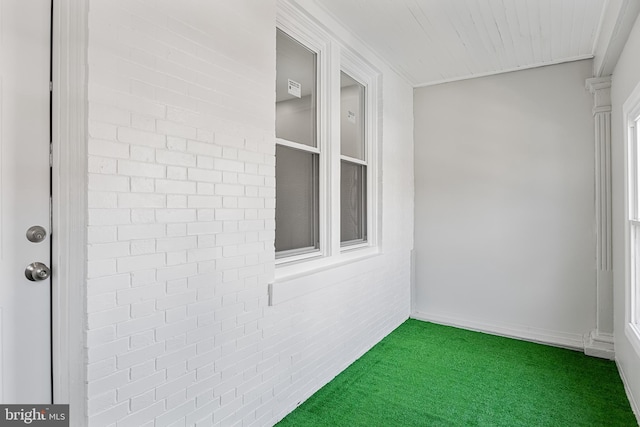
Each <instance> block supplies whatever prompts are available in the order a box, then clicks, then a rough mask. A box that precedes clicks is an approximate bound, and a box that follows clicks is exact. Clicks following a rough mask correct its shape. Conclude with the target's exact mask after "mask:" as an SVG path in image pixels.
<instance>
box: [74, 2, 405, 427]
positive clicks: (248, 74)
mask: <svg viewBox="0 0 640 427" xmlns="http://www.w3.org/2000/svg"><path fill="white" fill-rule="evenodd" d="M275 13H276V5H275V1H274V0H259V1H258V0H255V1H254V0H252V1H247V2H236V1H223V0H217V1H211V2H201V1H196V0H185V1H179V2H178V1H175V0H158V1H156V0H153V1H152V0H91V1H90V12H89V68H88V75H89V78H88V87H89V100H88V101H89V141H88V148H89V150H88V151H89V159H88V173H89V189H88V191H89V194H88V200H89V205H88V247H87V253H88V265H87V276H88V281H87V295H88V300H87V319H88V322H87V325H88V326H87V328H88V330H87V331H86V346H87V357H88V368H87V369H88V372H87V380H88V384H87V392H88V412H89V413H88V414H87V416H88V419H89V425H90V426H96V427H97V426H106V425H109V426H117V427H121V426H146V425H154V426H156V427H158V426H187V425H188V426H211V425H213V426H218V425H237V426H240V425H242V426H252V425H255V426H263V425H272V424H274V423H275V422H277V421H278V420H279V419H280V418H282V417H283V416H284V415H286V413H288V412H289V411H291V410H292V409H293V408H294V407H295V406H296V405H297V404H298V403H299V402H300V401H302V400H304V399H305V398H306V397H308V396H309V395H310V394H312V393H313V392H314V391H316V390H317V389H318V388H319V387H321V386H322V385H323V384H324V383H326V382H327V381H329V380H330V379H331V378H332V377H333V376H335V375H336V374H337V373H338V372H339V371H340V370H342V369H344V367H346V366H347V365H348V364H350V363H351V362H353V360H355V359H356V358H357V357H358V356H359V355H360V354H362V353H363V352H364V351H366V350H367V349H368V348H370V347H371V346H372V345H373V344H375V343H376V342H377V341H378V340H379V339H380V338H381V337H383V336H384V335H386V334H387V333H388V332H390V331H391V330H392V329H393V328H394V327H395V326H397V325H398V324H399V323H400V322H401V321H402V320H404V319H405V318H406V317H407V316H408V313H409V271H410V266H409V251H410V249H411V248H410V245H411V237H410V235H411V230H412V225H411V221H412V219H411V218H408V219H407V213H406V212H407V211H411V210H412V201H411V193H412V190H411V188H410V186H411V172H410V171H407V168H406V165H407V164H411V162H410V161H407V158H406V156H410V151H411V149H412V142H411V138H412V136H411V135H412V128H411V126H412V123H411V121H407V119H403V118H398V120H400V122H402V120H404V123H406V128H403V130H402V131H400V130H394V129H393V128H392V127H390V128H389V130H388V131H386V130H385V132H384V133H385V137H389V138H391V139H392V140H393V141H394V142H393V144H394V147H393V148H390V149H392V150H394V152H396V151H397V153H396V154H394V156H393V159H397V160H393V161H391V162H388V163H384V168H385V174H384V176H387V175H388V176H389V177H390V179H391V180H390V181H389V184H388V187H385V182H382V187H383V188H384V193H383V205H384V214H385V215H384V221H385V223H384V224H383V236H382V241H383V244H384V241H385V231H384V230H386V229H387V228H389V227H391V228H389V230H392V232H393V237H391V235H389V239H388V241H389V242H390V243H389V244H388V245H387V246H385V247H384V254H383V255H380V256H379V257H378V259H377V261H376V263H375V266H374V268H372V269H368V270H367V271H355V272H354V271H353V268H354V267H349V266H346V267H344V266H343V267H341V268H343V269H345V270H346V271H348V272H349V274H346V275H345V276H344V277H345V279H344V280H341V281H338V282H336V283H335V284H332V286H329V287H326V288H324V289H322V290H321V291H318V292H315V293H313V294H309V295H307V296H305V297H301V298H299V299H296V300H295V301H292V302H290V303H284V304H281V305H278V306H275V307H270V306H269V305H268V284H269V283H270V282H272V281H273V279H274V275H275V264H274V244H273V243H274V242H273V239H274V226H275V225H274V212H275V209H274V207H275V178H274V164H275V158H274V156H275V139H274V120H275V108H274V101H275V94H274V82H275ZM387 79H388V81H389V82H390V83H389V84H396V85H397V86H398V87H396V88H393V87H390V89H389V93H395V94H396V95H394V96H400V97H401V99H402V102H403V105H404V104H406V105H408V107H409V108H410V106H411V102H412V98H411V97H412V91H411V88H409V87H408V85H406V84H405V83H403V82H401V81H399V79H398V78H397V77H394V76H393V75H391V74H390V77H387V76H385V84H386V80H387ZM393 82H396V83H393ZM398 89H399V90H400V93H401V94H402V95H397V93H398ZM385 93H386V89H385ZM385 114H386V113H385ZM393 120H395V119H393ZM398 139H401V140H402V141H404V142H400V143H399V142H398ZM409 159H410V157H409ZM407 185H408V186H407ZM386 194H389V195H391V194H392V195H393V203H386V202H385V200H384V198H385V197H386V196H384V195H386ZM394 221H395V222H398V221H402V222H403V223H404V226H402V225H401V224H397V223H395V222H394ZM387 223H388V224H389V227H387V226H386V225H385V224H387ZM392 223H393V224H394V225H393V226H391V224H392ZM398 234H400V235H401V236H398ZM353 273H356V274H353Z"/></svg>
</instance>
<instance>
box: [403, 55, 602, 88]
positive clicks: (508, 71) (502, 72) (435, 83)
mask: <svg viewBox="0 0 640 427" xmlns="http://www.w3.org/2000/svg"><path fill="white" fill-rule="evenodd" d="M585 59H593V55H581V56H574V57H572V58H563V59H559V60H557V61H551V62H541V63H539V64H531V65H526V66H524V67H517V68H511V69H506V70H496V71H490V72H487V73H481V74H473V75H467V76H462V77H455V78H451V79H447V80H440V81H437V82H429V83H424V84H420V85H415V86H414V88H419V87H428V86H436V85H441V84H445V83H452V82H459V81H462V80H470V79H476V78H479V77H489V76H496V75H498V74H505V73H512V72H514V71H523V70H530V69H532V68H540V67H546V66H549V65H558V64H566V63H567V62H575V61H583V60H585Z"/></svg>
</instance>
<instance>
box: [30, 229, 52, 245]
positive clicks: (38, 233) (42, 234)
mask: <svg viewBox="0 0 640 427" xmlns="http://www.w3.org/2000/svg"><path fill="white" fill-rule="evenodd" d="M46 237H47V230H45V229H44V227H41V226H39V225H34V226H33V227H29V229H28V230H27V240H28V241H30V242H33V243H40V242H42V241H43V240H44V239H45V238H46Z"/></svg>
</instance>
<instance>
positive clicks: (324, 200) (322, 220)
mask: <svg viewBox="0 0 640 427" xmlns="http://www.w3.org/2000/svg"><path fill="white" fill-rule="evenodd" d="M301 24H302V23H300V22H298V21H296V20H294V19H290V18H287V17H286V15H283V16H280V15H279V16H278V18H277V19H276V27H277V28H278V29H280V30H281V31H282V32H283V33H285V34H286V35H288V36H289V37H291V38H292V39H294V40H295V41H297V42H298V43H300V44H301V45H303V46H304V47H306V48H307V49H309V50H310V51H312V52H314V53H315V54H316V69H317V75H316V85H317V87H316V97H317V103H316V147H311V146H307V145H304V144H299V143H296V142H293V141H288V140H286V139H281V138H276V145H281V146H284V147H290V148H296V149H300V150H302V151H304V152H308V153H315V154H318V156H319V160H318V167H319V169H320V170H319V178H318V179H319V185H318V193H319V194H318V205H319V208H318V209H319V210H318V222H319V226H318V242H319V243H318V245H319V248H318V249H317V250H313V251H308V252H300V251H298V250H292V251H291V252H292V253H293V255H291V256H282V257H278V258H276V265H282V264H287V263H292V262H300V261H305V260H309V259H314V258H321V257H324V256H327V255H328V254H329V251H328V245H327V242H328V241H329V240H330V236H329V234H328V230H327V227H325V226H323V225H324V224H326V222H327V220H328V218H327V212H328V193H329V191H328V186H327V176H329V174H330V171H329V168H328V166H329V161H328V159H329V156H328V154H329V153H328V151H329V148H330V147H329V143H328V134H329V132H328V131H329V119H328V118H329V114H328V111H329V108H328V100H329V93H328V88H329V84H328V76H329V69H330V58H329V43H328V39H327V37H326V36H325V35H324V34H323V32H321V31H320V29H314V28H307V25H304V24H302V25H301ZM276 161H277V159H276ZM276 185H277V184H276ZM276 191H277V188H276Z"/></svg>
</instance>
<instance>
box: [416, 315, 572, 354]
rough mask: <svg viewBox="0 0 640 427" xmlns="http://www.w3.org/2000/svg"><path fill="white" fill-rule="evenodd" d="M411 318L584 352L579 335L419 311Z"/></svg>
mask: <svg viewBox="0 0 640 427" xmlns="http://www.w3.org/2000/svg"><path fill="white" fill-rule="evenodd" d="M411 318H413V319H417V320H424V321H427V322H432V323H438V324H441V325H447V326H455V327H458V328H463V329H469V330H472V331H477V332H484V333H488V334H491V335H498V336H503V337H508V338H515V339H519V340H524V341H531V342H535V343H540V344H546V345H552V346H554V347H562V348H568V349H571V350H580V351H583V350H584V337H583V335H581V334H570V333H565V332H556V331H548V330H544V329H535V328H527V327H522V326H518V325H499V324H491V323H484V322H477V321H474V320H470V319H460V318H457V317H453V316H447V315H444V314H433V313H429V314H427V313H423V312H420V311H414V312H413V313H412V314H411Z"/></svg>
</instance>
